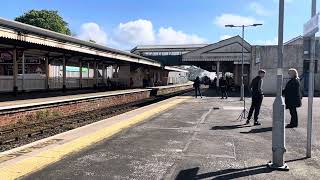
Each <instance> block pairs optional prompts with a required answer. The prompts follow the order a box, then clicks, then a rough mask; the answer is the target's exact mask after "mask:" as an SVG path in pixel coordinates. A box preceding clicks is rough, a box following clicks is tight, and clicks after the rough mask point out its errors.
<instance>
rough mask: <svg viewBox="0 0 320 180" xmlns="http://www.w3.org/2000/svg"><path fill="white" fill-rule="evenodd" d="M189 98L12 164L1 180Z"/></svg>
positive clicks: (3, 170) (1, 173)
mask: <svg viewBox="0 0 320 180" xmlns="http://www.w3.org/2000/svg"><path fill="white" fill-rule="evenodd" d="M187 99H188V98H185V97H184V98H178V99H174V100H172V101H170V102H168V103H165V104H163V105H160V106H158V107H155V108H153V109H151V110H148V111H145V112H143V113H140V114H138V115H136V116H134V117H132V118H130V119H128V120H124V121H120V122H119V123H116V124H114V125H112V126H109V127H106V128H103V129H101V130H99V131H96V132H94V133H92V134H89V135H86V136H83V137H80V138H78V139H75V140H73V141H70V142H68V143H65V144H63V145H61V146H57V147H55V148H53V149H50V150H47V151H44V152H41V153H39V155H37V156H34V157H30V158H26V159H24V160H22V161H20V162H17V163H15V164H10V165H8V166H6V167H0V180H4V179H5V180H10V179H16V178H19V177H21V176H25V175H27V174H30V173H32V172H35V171H38V170H40V169H42V168H44V167H46V166H48V165H49V164H52V163H54V162H57V161H59V160H61V159H62V158H63V157H65V156H66V155H68V154H70V153H74V152H77V151H79V150H81V149H83V148H85V147H88V146H90V145H92V144H94V143H97V142H99V141H101V140H103V139H105V138H108V137H110V136H112V135H114V134H116V133H118V132H120V131H121V130H123V129H125V128H128V127H130V126H132V125H134V124H137V123H139V122H141V121H143V120H146V119H148V118H150V117H152V116H154V115H155V114H157V113H160V112H163V111H164V110H166V109H169V108H171V107H173V106H175V105H177V104H179V103H181V102H183V101H185V100H187Z"/></svg>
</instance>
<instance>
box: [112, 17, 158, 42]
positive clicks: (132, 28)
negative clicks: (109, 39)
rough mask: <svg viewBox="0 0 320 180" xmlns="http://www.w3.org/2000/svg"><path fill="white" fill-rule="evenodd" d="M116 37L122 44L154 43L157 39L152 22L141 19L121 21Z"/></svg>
mask: <svg viewBox="0 0 320 180" xmlns="http://www.w3.org/2000/svg"><path fill="white" fill-rule="evenodd" d="M114 39H115V41H118V42H119V43H121V44H131V45H137V44H152V43H154V41H155V35H154V31H153V25H152V22H151V21H148V20H144V19H139V20H136V21H129V22H126V23H120V24H119V26H118V27H117V29H116V33H115V37H114Z"/></svg>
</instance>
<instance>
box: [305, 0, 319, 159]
mask: <svg viewBox="0 0 320 180" xmlns="http://www.w3.org/2000/svg"><path fill="white" fill-rule="evenodd" d="M316 12H317V0H312V5H311V18H312V17H314V16H316ZM315 46H316V41H315V34H313V35H311V46H310V62H309V63H310V65H309V88H308V89H309V92H308V124H307V154H306V155H307V158H310V157H311V145H312V120H313V116H312V113H313V109H312V106H313V95H314V67H315V53H316V47H315Z"/></svg>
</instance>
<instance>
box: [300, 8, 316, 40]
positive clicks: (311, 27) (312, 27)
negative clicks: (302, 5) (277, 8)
mask: <svg viewBox="0 0 320 180" xmlns="http://www.w3.org/2000/svg"><path fill="white" fill-rule="evenodd" d="M318 31H319V13H318V14H316V15H315V16H313V17H312V18H311V19H310V20H309V21H308V22H307V23H305V24H304V25H303V36H305V37H308V36H312V35H314V34H315V33H317V32H318Z"/></svg>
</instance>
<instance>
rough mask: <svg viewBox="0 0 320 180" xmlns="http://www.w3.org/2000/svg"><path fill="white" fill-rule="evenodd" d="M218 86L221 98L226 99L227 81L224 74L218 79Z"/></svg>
mask: <svg viewBox="0 0 320 180" xmlns="http://www.w3.org/2000/svg"><path fill="white" fill-rule="evenodd" d="M219 86H220V90H221V99H223V98H224V97H225V98H226V99H228V92H227V91H228V81H227V79H226V76H225V75H223V76H222V77H221V79H220V81H219Z"/></svg>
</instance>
